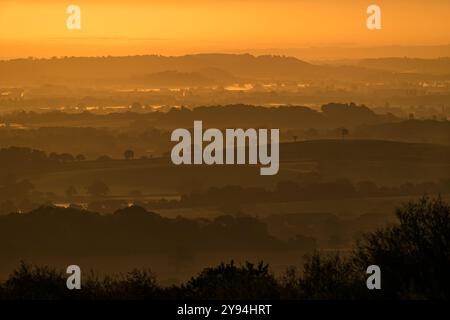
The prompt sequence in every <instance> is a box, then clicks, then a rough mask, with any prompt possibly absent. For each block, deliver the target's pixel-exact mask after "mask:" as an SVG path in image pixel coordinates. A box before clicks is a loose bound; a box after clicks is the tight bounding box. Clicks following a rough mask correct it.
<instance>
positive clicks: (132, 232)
mask: <svg viewBox="0 0 450 320" xmlns="http://www.w3.org/2000/svg"><path fill="white" fill-rule="evenodd" d="M309 244H310V242H308V245H309ZM180 247H183V248H189V250H195V251H198V252H205V251H206V252H208V251H216V250H224V251H236V252H239V251H245V250H250V251H258V250H265V251H273V250H275V251H278V250H299V249H304V243H301V242H299V243H293V242H290V243H287V242H283V241H281V240H277V239H275V238H273V237H272V236H271V235H269V233H268V231H267V227H266V225H265V224H264V223H262V222H261V221H259V220H257V219H255V218H251V217H246V216H241V217H233V216H220V217H217V218H215V219H214V220H204V219H198V220H196V219H185V218H176V219H169V218H163V217H161V216H160V215H158V214H155V213H151V212H147V211H146V210H145V209H143V208H139V207H136V206H131V207H128V208H125V209H121V210H118V211H117V212H116V213H114V214H110V215H100V214H98V213H94V212H90V211H85V210H79V209H75V208H67V209H64V208H57V207H51V206H50V207H49V206H43V207H40V208H38V209H36V210H33V211H31V212H29V213H12V214H8V215H4V216H0V255H7V256H9V257H11V256H16V257H18V258H20V257H26V256H28V255H29V254H33V255H36V254H42V255H46V254H47V255H53V256H65V255H67V254H80V255H88V256H89V255H103V254H113V255H131V254H155V253H169V252H176V251H177V250H179V248H180Z"/></svg>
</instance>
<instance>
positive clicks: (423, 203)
mask: <svg viewBox="0 0 450 320" xmlns="http://www.w3.org/2000/svg"><path fill="white" fill-rule="evenodd" d="M396 215H397V217H398V220H399V224H397V225H393V226H390V227H387V228H384V229H380V230H378V231H376V232H373V233H370V234H367V235H366V236H365V237H364V238H363V239H362V240H361V241H360V242H359V243H358V245H357V247H356V249H355V253H354V257H353V260H354V264H355V267H356V268H357V269H358V268H359V269H360V270H361V269H363V268H365V267H367V266H368V265H369V264H377V265H379V266H380V267H381V270H382V271H381V272H382V289H383V290H382V291H383V296H384V297H385V298H406V299H409V298H418V299H422V298H427V299H448V298H450V273H449V270H450V207H449V205H448V204H447V203H445V202H443V201H442V199H440V198H437V199H430V198H428V197H423V198H422V199H420V200H419V201H417V202H409V203H407V204H405V205H404V206H403V207H401V208H398V209H397V211H396Z"/></svg>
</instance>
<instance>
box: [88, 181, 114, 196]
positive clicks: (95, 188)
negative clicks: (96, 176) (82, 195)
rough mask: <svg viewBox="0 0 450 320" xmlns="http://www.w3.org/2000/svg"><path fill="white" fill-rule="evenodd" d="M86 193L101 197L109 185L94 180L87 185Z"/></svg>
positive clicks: (104, 194)
mask: <svg viewBox="0 0 450 320" xmlns="http://www.w3.org/2000/svg"><path fill="white" fill-rule="evenodd" d="M87 193H88V194H89V195H91V196H92V197H103V196H106V195H107V194H108V193H109V187H108V186H107V185H106V184H105V183H104V182H103V181H95V182H93V183H91V184H90V185H89V186H88V187H87Z"/></svg>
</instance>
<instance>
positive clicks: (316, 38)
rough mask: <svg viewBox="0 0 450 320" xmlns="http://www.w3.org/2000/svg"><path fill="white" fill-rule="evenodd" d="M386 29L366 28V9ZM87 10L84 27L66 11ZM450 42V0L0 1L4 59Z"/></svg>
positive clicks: (0, 53)
mask: <svg viewBox="0 0 450 320" xmlns="http://www.w3.org/2000/svg"><path fill="white" fill-rule="evenodd" d="M372 3H376V4H378V5H379V6H380V7H381V9H382V30H380V31H369V30H367V29H366V17H367V15H366V13H365V11H366V8H367V6H368V5H369V4H372ZM69 4H77V5H79V6H80V7H81V15H82V17H81V18H82V22H81V26H82V28H81V30H72V31H71V30H67V29H66V24H65V22H66V19H67V16H68V15H67V14H66V12H65V11H66V8H67V6H68V5H69ZM449 43H450V1H449V0H428V1H424V0H422V1H418V0H409V1H406V0H395V1H393V0H384V1H375V2H372V1H364V0H354V1H350V0H340V1H336V0H333V1H331V0H324V1H321V0H303V1H296V0H289V1H286V0H259V1H256V0H245V1H237V0H225V1H219V0H208V1H206V0H166V1H162V0H159V1H143V0H142V1H139V0H127V1H118V0H115V1H101V0H71V1H57V0H53V1H52V0H46V1H45V0H44V1H31V0H0V57H1V58H13V57H27V56H45V57H48V56H62V55H132V54H152V53H157V54H175V55H178V54H185V53H193V52H212V51H214V52H220V51H225V52H230V51H245V50H246V49H265V48H294V47H304V46H328V45H339V46H341V45H356V46H383V45H438V44H449Z"/></svg>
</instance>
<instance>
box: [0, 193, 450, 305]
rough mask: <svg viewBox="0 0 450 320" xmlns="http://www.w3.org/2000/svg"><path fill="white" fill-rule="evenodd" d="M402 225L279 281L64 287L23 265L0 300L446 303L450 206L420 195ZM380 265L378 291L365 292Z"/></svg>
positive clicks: (224, 278)
mask: <svg viewBox="0 0 450 320" xmlns="http://www.w3.org/2000/svg"><path fill="white" fill-rule="evenodd" d="M396 214H397V217H398V220H399V223H397V224H395V225H391V226H388V227H385V228H383V229H379V230H378V231H375V232H372V233H369V234H366V235H365V236H363V237H362V239H361V240H360V241H359V242H358V243H357V245H356V247H355V249H354V250H353V251H352V252H351V253H349V254H348V255H346V256H342V255H338V254H334V255H325V254H321V253H314V254H313V255H311V256H308V257H306V258H305V262H304V265H303V268H302V269H301V270H297V269H294V268H290V269H288V270H287V272H286V273H285V274H284V275H283V277H282V278H281V279H276V278H275V277H274V275H273V274H272V273H271V272H270V269H269V266H268V265H267V264H264V263H263V262H260V263H258V264H257V265H254V264H252V263H249V262H247V263H245V264H244V265H241V266H237V265H235V264H234V262H233V261H231V262H230V263H228V264H224V263H222V264H220V265H218V266H216V267H212V268H206V269H204V270H203V271H202V272H201V273H200V274H198V275H197V276H195V277H193V278H191V280H189V281H188V282H186V283H185V284H183V285H181V286H172V287H161V286H159V285H158V284H157V281H156V277H155V275H154V274H153V273H152V272H151V271H150V270H137V269H135V270H133V271H131V272H130V273H127V274H125V275H119V276H113V277H105V278H102V279H100V278H99V277H95V276H91V277H88V278H87V279H86V280H85V281H84V282H83V284H82V290H73V291H69V290H67V289H66V276H67V275H66V274H64V273H62V272H58V271H55V270H53V269H50V268H48V267H32V266H29V265H27V264H24V263H22V264H21V265H20V266H19V268H18V269H17V270H16V271H14V272H13V273H12V274H11V275H10V277H9V278H8V279H7V280H6V281H5V282H4V283H3V284H0V299H74V298H75V299H174V298H177V299H200V300H205V299H219V300H220V299H233V300H236V299H374V298H375V299H377V298H383V299H448V298H449V297H450V276H449V274H448V270H450V207H449V205H448V204H447V203H445V202H443V201H442V200H441V199H440V198H437V199H430V198H428V197H423V198H422V199H420V200H419V201H416V202H410V203H407V204H405V205H404V206H402V207H401V208H399V209H398V210H397V212H396ZM373 264H376V265H378V266H380V268H381V288H382V290H368V289H367V288H366V279H367V277H368V275H367V274H366V269H367V267H368V266H369V265H373Z"/></svg>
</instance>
